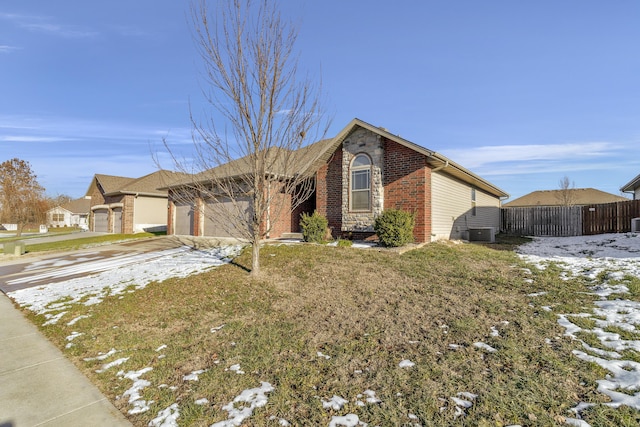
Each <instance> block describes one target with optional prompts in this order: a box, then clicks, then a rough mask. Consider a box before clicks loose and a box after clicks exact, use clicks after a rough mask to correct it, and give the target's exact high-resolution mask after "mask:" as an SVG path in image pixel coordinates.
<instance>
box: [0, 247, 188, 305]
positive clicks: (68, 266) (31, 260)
mask: <svg viewBox="0 0 640 427" xmlns="http://www.w3.org/2000/svg"><path fill="white" fill-rule="evenodd" d="M58 237H62V236H58ZM185 243H187V242H185V241H183V240H180V239H177V238H173V237H155V238H147V239H141V240H134V241H130V242H124V243H119V244H111V245H105V246H97V247H93V248H87V249H79V250H76V251H73V252H65V253H60V252H58V253H45V254H43V255H39V254H35V255H25V256H23V257H19V258H13V259H10V260H8V261H3V260H2V258H0V290H1V291H2V292H4V293H5V294H6V293H7V292H11V291H16V290H18V289H24V288H28V287H33V286H40V285H44V284H48V283H53V282H57V281H63V280H69V279H73V278H76V277H82V276H87V275H90V274H94V273H98V272H101V271H105V270H109V269H112V268H116V267H120V266H126V265H131V264H134V263H136V262H138V261H139V258H140V256H141V255H142V254H148V253H150V252H158V253H159V252H160V251H162V250H165V249H171V248H178V247H180V246H184V245H185ZM145 258H146V259H148V256H145ZM105 261H108V262H105Z"/></svg>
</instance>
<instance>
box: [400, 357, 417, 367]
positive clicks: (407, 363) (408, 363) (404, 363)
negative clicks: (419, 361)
mask: <svg viewBox="0 0 640 427" xmlns="http://www.w3.org/2000/svg"><path fill="white" fill-rule="evenodd" d="M414 366H416V364H415V363H413V362H412V361H411V360H409V359H404V360H401V361H400V363H398V367H400V368H412V367H414Z"/></svg>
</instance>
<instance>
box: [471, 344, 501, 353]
mask: <svg viewBox="0 0 640 427" xmlns="http://www.w3.org/2000/svg"><path fill="white" fill-rule="evenodd" d="M473 346H474V347H477V348H479V349H482V350H485V351H488V352H489V353H495V352H496V351H498V350H496V349H495V348H493V347H491V346H490V345H489V344H487V343H483V342H474V343H473Z"/></svg>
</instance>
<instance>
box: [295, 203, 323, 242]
mask: <svg viewBox="0 0 640 427" xmlns="http://www.w3.org/2000/svg"><path fill="white" fill-rule="evenodd" d="M328 225H329V221H327V218H325V217H324V216H322V215H320V214H319V213H318V212H317V211H314V212H313V214H311V215H309V214H307V213H303V214H302V215H301V217H300V227H301V228H302V238H303V239H304V241H305V242H312V243H322V242H323V241H324V236H325V234H326V232H327V226H328Z"/></svg>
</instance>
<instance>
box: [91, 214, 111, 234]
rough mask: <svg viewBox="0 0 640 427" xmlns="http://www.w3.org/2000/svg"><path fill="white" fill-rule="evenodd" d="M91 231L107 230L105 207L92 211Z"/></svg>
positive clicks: (107, 221) (107, 219)
mask: <svg viewBox="0 0 640 427" xmlns="http://www.w3.org/2000/svg"><path fill="white" fill-rule="evenodd" d="M93 231H97V232H99V233H108V232H109V211H108V210H107V209H96V210H95V211H93Z"/></svg>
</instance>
